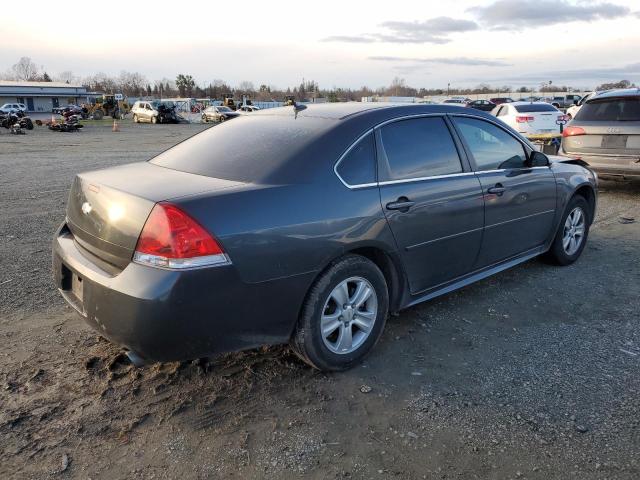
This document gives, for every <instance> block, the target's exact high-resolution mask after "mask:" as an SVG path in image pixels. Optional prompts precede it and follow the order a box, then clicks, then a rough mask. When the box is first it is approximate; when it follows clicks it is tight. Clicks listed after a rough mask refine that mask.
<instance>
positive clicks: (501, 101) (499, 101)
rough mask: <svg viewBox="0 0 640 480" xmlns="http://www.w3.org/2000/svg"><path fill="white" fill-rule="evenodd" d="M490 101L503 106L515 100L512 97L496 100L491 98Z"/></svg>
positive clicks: (496, 98)
mask: <svg viewBox="0 0 640 480" xmlns="http://www.w3.org/2000/svg"><path fill="white" fill-rule="evenodd" d="M489 101H490V102H491V103H494V104H496V105H502V104H503V103H511V102H513V101H514V100H513V98H510V97H495V98H490V99H489Z"/></svg>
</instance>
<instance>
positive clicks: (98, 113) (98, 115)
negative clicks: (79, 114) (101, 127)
mask: <svg viewBox="0 0 640 480" xmlns="http://www.w3.org/2000/svg"><path fill="white" fill-rule="evenodd" d="M103 117H104V112H103V111H102V110H101V109H98V110H96V111H95V112H93V119H94V120H102V118H103Z"/></svg>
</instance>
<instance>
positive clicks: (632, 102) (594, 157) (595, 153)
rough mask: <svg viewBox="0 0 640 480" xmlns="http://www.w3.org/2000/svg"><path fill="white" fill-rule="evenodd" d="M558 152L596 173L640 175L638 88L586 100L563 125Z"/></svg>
mask: <svg viewBox="0 0 640 480" xmlns="http://www.w3.org/2000/svg"><path fill="white" fill-rule="evenodd" d="M560 152H561V153H562V154H563V155H568V156H570V157H576V158H580V160H582V161H584V162H586V163H588V164H589V166H590V167H591V168H593V169H594V170H595V171H597V172H598V173H602V174H607V175H619V176H623V177H636V178H640V89H638V88H630V89H623V90H610V91H607V92H603V93H599V94H598V95H595V96H593V97H592V98H590V99H588V100H587V101H586V102H585V103H584V104H583V105H582V107H581V108H580V110H579V111H578V113H577V114H576V116H575V118H574V119H573V120H571V122H570V123H569V124H568V125H567V126H566V127H565V128H564V131H563V132H562V145H561V151H560Z"/></svg>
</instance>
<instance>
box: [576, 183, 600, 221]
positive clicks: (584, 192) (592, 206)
mask: <svg viewBox="0 0 640 480" xmlns="http://www.w3.org/2000/svg"><path fill="white" fill-rule="evenodd" d="M574 195H580V196H581V197H583V198H584V199H585V200H586V201H587V203H588V204H589V210H590V211H589V215H590V217H591V218H590V219H589V220H590V223H593V217H594V213H595V210H596V194H595V193H594V192H593V188H591V187H590V186H588V185H583V186H581V187H580V188H578V189H577V190H576V191H575V193H574Z"/></svg>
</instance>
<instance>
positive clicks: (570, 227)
mask: <svg viewBox="0 0 640 480" xmlns="http://www.w3.org/2000/svg"><path fill="white" fill-rule="evenodd" d="M584 232H585V215H584V212H583V211H582V208H580V207H575V208H574V209H573V210H571V212H570V213H569V215H567V219H566V220H565V222H564V230H563V233H562V248H563V249H564V251H565V253H566V254H567V255H574V254H575V253H576V252H577V251H578V250H579V249H580V246H581V245H582V242H583V240H584Z"/></svg>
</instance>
